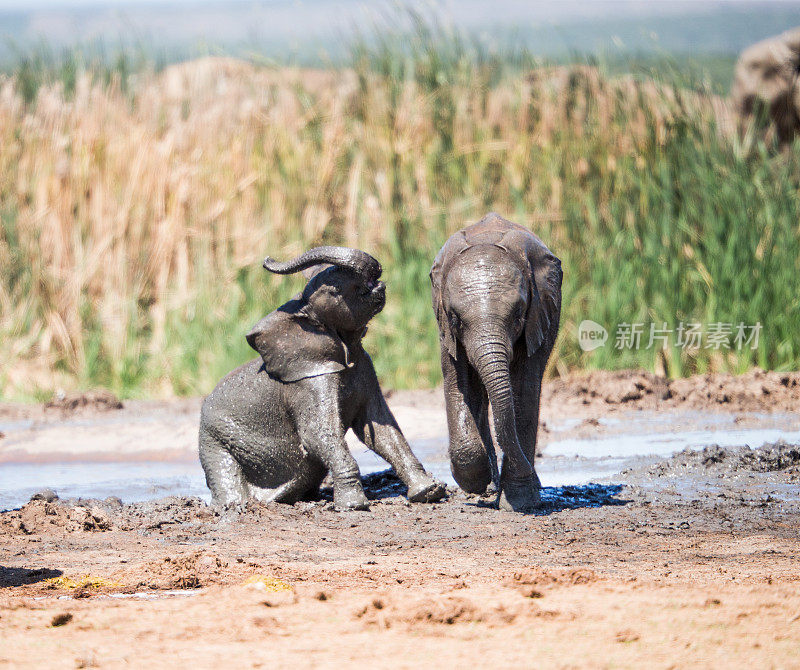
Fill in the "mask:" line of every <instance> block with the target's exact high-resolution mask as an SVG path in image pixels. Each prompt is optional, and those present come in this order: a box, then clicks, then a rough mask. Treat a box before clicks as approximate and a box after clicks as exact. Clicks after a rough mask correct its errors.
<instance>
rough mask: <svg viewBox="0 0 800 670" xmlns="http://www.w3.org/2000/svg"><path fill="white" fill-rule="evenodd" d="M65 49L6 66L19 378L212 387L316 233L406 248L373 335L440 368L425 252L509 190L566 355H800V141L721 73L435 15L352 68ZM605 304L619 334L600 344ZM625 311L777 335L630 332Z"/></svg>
mask: <svg viewBox="0 0 800 670" xmlns="http://www.w3.org/2000/svg"><path fill="white" fill-rule="evenodd" d="M412 18H413V17H412ZM67 62H68V63H70V62H72V63H73V64H72V65H68V66H67V67H66V68H61V69H58V68H56V69H54V68H53V67H51V65H41V64H40V65H37V64H36V62H33V61H32V62H30V63H28V64H21V65H20V68H19V69H18V71H16V72H15V73H13V75H12V78H11V79H10V80H8V81H7V82H6V83H5V84H3V83H2V82H0V88H2V86H6V89H5V90H6V94H5V95H0V142H2V146H3V151H2V152H0V218H1V219H2V226H0V265H2V267H3V268H4V270H3V273H2V275H1V276H0V338H2V341H3V342H4V347H3V351H2V354H0V395H2V396H5V397H40V396H41V395H43V394H46V393H47V392H49V391H51V390H52V389H54V388H56V387H70V388H71V387H76V388H80V387H90V386H104V387H108V388H111V389H113V390H115V391H116V392H118V393H120V394H121V395H123V396H142V395H171V394H180V395H185V394H199V393H205V392H207V391H209V390H210V389H211V388H212V387H213V385H214V384H215V383H216V381H217V380H218V379H219V378H220V377H221V376H222V375H223V374H225V373H226V372H227V371H228V370H230V369H231V368H232V367H234V366H235V365H237V364H239V363H241V362H244V361H245V360H247V359H248V358H250V357H251V356H252V355H254V352H252V351H251V350H250V349H249V347H248V346H247V344H246V342H245V340H244V334H245V333H246V332H247V330H248V329H249V327H250V326H251V325H252V324H253V323H254V322H255V321H257V320H258V319H259V318H260V317H261V316H263V315H264V314H265V313H267V312H268V311H270V310H272V309H274V308H275V307H277V306H278V305H279V304H281V303H282V302H284V301H286V300H288V299H289V298H290V297H291V296H292V294H293V293H294V292H296V291H297V290H299V288H300V287H301V285H302V281H301V279H300V278H298V277H290V278H282V277H275V276H271V275H268V274H267V273H266V272H265V271H264V270H262V269H261V267H260V259H261V258H262V257H263V256H264V255H266V254H270V255H272V256H277V257H281V258H286V257H289V256H293V255H295V254H297V253H299V252H300V251H302V250H303V249H305V248H308V247H311V246H314V245H318V244H345V245H348V246H360V247H362V248H364V249H366V250H368V251H370V252H371V253H373V254H375V255H376V256H377V257H378V258H379V259H380V260H381V262H382V264H383V266H384V270H385V279H386V281H387V285H388V299H387V305H386V308H385V310H384V311H383V312H382V313H381V314H380V315H378V316H377V317H376V318H375V319H374V322H373V324H372V325H371V327H370V330H369V333H368V335H367V339H366V346H367V349H368V350H369V351H370V353H371V354H372V356H373V360H374V361H375V365H376V368H377V370H378V374H379V376H380V378H381V380H382V382H383V383H384V385H385V386H387V387H394V388H413V387H425V386H431V385H435V384H437V383H438V382H439V380H440V373H439V361H438V357H439V352H438V339H437V329H436V324H435V321H434V318H433V312H432V310H431V307H430V293H429V283H428V270H429V268H430V264H431V262H432V260H433V257H434V255H435V254H436V252H437V251H438V249H439V248H440V246H441V245H442V244H443V243H444V241H445V240H446V238H447V236H448V235H449V234H451V233H452V232H454V231H455V230H457V229H459V228H461V227H463V226H464V225H466V224H468V223H470V222H473V221H476V220H478V219H479V218H481V217H482V216H483V215H484V214H485V213H486V212H488V211H491V210H494V211H497V212H499V213H501V214H502V215H504V216H506V217H507V218H509V219H512V220H515V221H518V222H520V223H523V224H525V225H527V226H529V227H530V228H531V229H532V230H534V231H535V232H536V233H537V234H538V235H539V236H540V237H541V238H542V239H543V240H544V241H545V242H546V243H547V244H548V245H549V246H550V247H551V249H552V250H553V251H554V252H555V253H556V254H557V255H558V256H559V257H560V258H561V259H562V261H563V267H564V299H563V315H562V328H561V335H560V337H559V340H558V343H557V346H556V350H555V353H554V356H553V364H552V371H553V372H554V373H565V372H567V371H569V370H576V369H587V368H612V369H613V368H626V367H643V368H647V369H651V370H656V371H659V372H665V373H667V374H669V375H673V376H680V375H686V374H691V373H694V372H702V371H707V370H715V371H720V370H722V371H734V372H740V371H743V370H746V369H747V368H749V367H752V366H756V365H757V366H761V367H764V368H774V369H797V368H798V367H800V344H798V338H797V335H796V334H797V332H798V331H799V329H800V297H799V296H800V291H798V288H800V286H799V285H798V284H799V283H800V282H798V276H799V275H800V145H798V144H795V146H794V147H793V148H792V149H791V150H789V151H785V152H782V153H777V152H776V151H775V150H774V148H773V147H765V146H764V145H763V144H760V143H759V142H758V141H756V140H753V139H752V138H750V139H747V140H740V139H739V138H738V137H737V136H736V135H735V134H734V133H733V132H732V129H731V125H732V123H731V118H730V115H729V112H728V111H727V109H726V107H725V105H724V101H722V100H721V99H719V98H718V97H717V96H716V95H714V93H713V91H712V90H711V83H710V81H709V80H708V78H704V76H703V75H702V73H700V74H697V72H695V73H693V74H692V76H691V77H688V78H686V77H684V73H683V72H682V70H681V67H680V66H679V65H678V64H677V63H672V64H670V63H667V64H666V65H664V64H661V66H659V68H656V70H655V72H649V73H643V72H642V71H641V70H639V71H638V72H637V73H636V76H628V75H623V76H616V74H615V76H612V75H611V74H609V72H608V69H607V68H605V67H603V66H600V67H599V68H598V67H595V65H594V64H592V63H589V64H575V65H573V66H569V67H552V66H545V65H544V64H543V63H541V62H539V61H537V59H536V58H534V57H533V56H532V55H531V54H530V53H528V52H527V51H525V50H524V49H519V48H516V47H513V46H511V47H506V48H504V49H500V50H497V49H489V48H487V47H486V46H485V45H484V44H483V43H482V42H480V41H477V40H472V39H470V38H469V37H468V36H464V35H458V34H453V33H450V32H448V31H447V30H446V29H444V28H442V27H440V26H436V25H435V24H434V25H431V24H429V23H426V22H425V21H423V20H416V21H415V24H414V32H413V33H412V34H411V35H409V34H404V35H403V36H402V37H397V36H392V35H383V36H382V37H379V38H378V39H370V40H362V41H360V42H358V43H357V44H355V45H354V46H353V49H352V56H351V67H350V68H345V69H342V70H340V71H338V72H332V73H320V72H319V71H300V72H293V73H292V71H289V70H285V71H283V70H281V71H273V70H267V69H259V68H255V67H251V66H249V65H246V64H238V65H237V64H234V65H231V64H229V63H228V64H218V63H215V64H212V65H213V66H211V67H210V69H209V70H208V71H209V72H211V74H208V75H207V76H208V77H210V79H207V80H206V79H203V78H202V76H200V75H198V76H199V77H200V78H199V79H198V81H199V82H200V83H199V84H198V83H196V82H195V83H194V84H187V85H185V86H184V87H183V88H179V89H177V92H176V91H174V90H172V88H170V87H171V86H172V87H173V88H174V86H173V84H170V81H174V80H170V79H169V77H170V76H172V75H174V74H175V72H183V70H176V71H172V70H171V69H170V68H167V70H166V71H165V72H164V73H163V74H157V73H155V72H154V69H155V68H147V67H145V68H142V67H138V69H137V68H130V67H129V66H128V65H127V64H124V65H116V66H114V67H113V68H111V74H110V75H108V76H104V75H103V74H102V71H101V70H100V69H98V68H94V66H92V65H91V64H87V63H86V62H84V61H80V59H77V58H76V59H74V61H69V59H67ZM126 63H127V61H126ZM181 67H186V68H188V69H186V72H189V73H191V72H193V70H192V69H191V68H192V67H193V66H192V65H191V64H190V65H188V66H178V68H181ZM198 67H200V66H198ZM37 68H38V69H37ZM618 70H619V66H618V65H614V71H615V73H616V72H617V71H618ZM203 71H204V72H205V70H203ZM123 75H124V76H123ZM134 75H135V76H134ZM203 76H206V75H203ZM123 79H124V82H125V83H124V85H123V83H122V82H123ZM203 82H205V83H203ZM715 86H716V84H715ZM219 87H222V88H219ZM219 90H221V91H223V92H222V93H219ZM9 91H10V93H9ZM584 319H592V320H594V321H597V322H599V323H600V324H602V325H604V326H605V327H606V328H607V329H608V330H609V331H610V340H609V342H608V343H607V344H606V346H605V347H603V348H600V349H597V350H595V351H593V352H584V351H582V350H581V349H580V347H579V346H578V340H577V334H576V329H577V325H578V324H579V323H580V322H581V321H582V320H584ZM622 322H627V323H637V322H640V323H644V324H646V325H647V326H649V324H650V323H655V324H657V325H658V326H659V327H660V326H661V324H662V323H666V324H668V327H670V328H675V327H676V326H677V325H678V324H679V323H680V322H684V323H688V322H701V323H703V324H710V323H714V322H728V323H732V324H734V325H735V324H738V323H739V322H744V323H745V324H748V325H751V324H754V323H756V322H760V323H761V324H762V326H763V331H762V333H761V337H760V341H759V346H758V348H757V349H755V350H750V349H746V350H741V351H737V350H736V349H735V348H734V349H732V350H726V349H723V350H716V349H705V348H703V349H700V350H685V349H681V348H678V347H674V346H672V347H668V348H666V349H665V348H662V347H660V346H659V347H653V348H646V346H645V345H646V341H647V333H645V335H643V338H642V339H643V345H642V347H641V348H639V349H638V350H618V349H616V348H615V347H614V339H615V328H616V325H617V324H619V323H622ZM673 341H674V338H673Z"/></svg>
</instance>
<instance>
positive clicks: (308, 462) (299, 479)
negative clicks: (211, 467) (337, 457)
mask: <svg viewBox="0 0 800 670" xmlns="http://www.w3.org/2000/svg"><path fill="white" fill-rule="evenodd" d="M327 472H328V471H327V468H326V467H325V466H324V465H323V464H322V463H321V462H320V461H318V460H317V459H316V458H313V457H306V458H305V459H304V460H303V462H302V463H301V464H300V466H299V467H298V468H297V471H296V472H295V474H294V477H292V478H291V479H290V480H289V481H288V482H286V483H285V484H281V485H280V486H278V487H277V488H274V489H269V488H261V487H260V486H257V485H255V484H250V494H251V495H252V496H253V497H254V498H255V499H256V500H258V501H260V502H262V503H265V504H266V503H271V502H280V503H287V504H289V505H292V504H294V503H296V502H298V501H300V500H303V499H304V498H306V497H308V495H309V494H310V493H312V492H313V491H315V490H316V489H318V488H319V485H320V484H321V483H322V480H323V479H325V475H326V474H327Z"/></svg>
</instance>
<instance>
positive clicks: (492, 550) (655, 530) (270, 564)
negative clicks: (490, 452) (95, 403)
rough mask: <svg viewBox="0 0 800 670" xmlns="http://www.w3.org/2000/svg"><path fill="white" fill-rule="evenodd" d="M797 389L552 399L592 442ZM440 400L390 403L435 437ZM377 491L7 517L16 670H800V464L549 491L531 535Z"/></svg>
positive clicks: (681, 465)
mask: <svg viewBox="0 0 800 670" xmlns="http://www.w3.org/2000/svg"><path fill="white" fill-rule="evenodd" d="M784 379H785V380H786V381H784ZM797 382H798V375H796V374H794V375H783V376H782V375H777V374H774V373H769V374H767V373H751V375H749V377H746V378H732V379H731V380H729V381H728V382H726V381H725V379H724V378H709V379H707V380H705V382H703V379H702V378H698V379H696V380H695V381H692V382H691V385H688V386H687V389H688V390H687V389H683V390H680V389H681V388H682V387H680V386H679V388H677V389H675V388H673V385H674V384H677V383H678V382H672V383H671V384H670V383H666V382H663V380H658V379H657V378H652V377H650V376H648V375H640V374H639V373H620V374H619V375H618V376H617V377H616V381H615V376H614V375H606V376H604V377H600V378H598V377H595V378H594V379H590V380H589V381H587V380H586V379H585V378H580V379H578V380H577V381H573V382H567V381H564V382H552V383H551V384H550V387H551V388H550V390H549V391H548V399H547V401H546V403H545V406H544V408H543V415H544V416H543V418H544V420H545V421H553V420H556V419H558V418H560V417H566V416H569V417H575V416H579V417H580V416H582V417H584V419H585V420H584V421H583V422H582V423H581V424H580V425H579V426H578V427H577V428H576V430H580V431H584V432H585V431H589V430H592V429H593V428H594V427H597V428H598V429H599V426H597V425H596V424H597V421H598V419H602V418H603V417H604V416H606V415H607V413H608V412H609V411H610V412H618V411H620V408H622V409H625V410H627V409H633V411H636V409H635V408H636V407H637V406H642V407H646V406H647V404H648V403H652V404H654V405H655V406H656V407H661V406H662V404H663V405H664V406H665V407H666V408H674V407H676V406H687V403H695V405H689V406H690V407H692V408H694V409H702V408H703V407H705V408H710V407H714V408H716V411H719V410H718V406H719V405H731V409H732V410H733V411H734V412H769V411H783V412H794V411H796V409H797V407H798V406H800V404H798V401H799V400H800V388H798V383H797ZM570 383H572V384H573V385H572V387H571V390H570V387H569V384H570ZM640 385H641V388H640ZM581 389H585V390H581ZM598 389H599V390H600V391H601V392H598ZM603 389H605V390H603ZM764 389H766V391H765V390H764ZM637 394H638V397H633V396H636V395H637ZM435 397H436V396H435V394H428V395H426V394H425V393H421V394H417V395H414V394H406V397H404V396H403V394H395V395H394V396H393V398H392V399H391V401H392V403H393V404H397V405H398V406H400V407H407V408H412V409H413V407H414V403H419V407H421V408H422V409H423V410H424V411H430V412H431V413H432V414H431V416H432V417H433V416H434V414H433V413H435V412H436V411H437V410H436V407H435V406H433V407H432V404H433V403H434V402H436V400H435ZM626 397H627V399H625V398H626ZM681 397H682V398H683V399H682V400H681ZM584 401H585V402H584ZM681 403H683V404H682V405H681ZM630 404H632V406H630ZM191 407H192V406H190V407H189V409H187V410H186V411H193V410H192V409H191ZM576 408H577V409H580V408H582V409H580V411H577V410H576ZM12 409H13V411H17V412H18V413H19V414H22V413H24V412H25V411H29V412H39V413H40V414H41V417H42V418H41V419H37V421H42V422H57V421H59V420H62V419H59V418H58V417H57V416H53V413H54V412H63V413H65V415H66V414H68V413H69V412H73V411H75V410H74V409H59V408H50V409H46V410H45V409H41V408H40V409H28V410H25V409H23V408H16V409H14V408H12ZM5 411H7V412H8V411H11V410H9V408H8V407H6V410H5ZM78 411H99V410H93V409H88V410H87V408H84V409H80V408H79V409H78ZM107 411H131V410H130V407H129V408H128V409H126V410H113V409H109V410H107ZM409 411H410V410H409ZM19 414H18V415H19ZM409 416H411V415H409ZM419 416H422V417H424V416H426V415H424V414H421V415H419ZM743 416H745V415H743ZM64 420H66V418H65V419H64ZM431 420H434V419H433V418H432V419H431ZM436 420H438V419H436ZM402 423H403V422H402V421H401V424H402ZM70 425H71V424H70ZM420 430H422V428H420ZM425 430H428V429H427V428H426V429H425ZM0 448H2V441H0ZM0 467H1V466H0ZM366 479H367V481H366V484H367V490H368V495H369V496H370V497H371V498H372V499H373V502H372V508H371V510H370V511H369V512H346V513H345V512H338V511H336V510H334V509H333V507H332V504H331V502H330V496H329V494H326V493H325V492H323V496H322V497H321V498H320V499H319V500H317V501H314V502H307V503H301V504H298V505H295V506H293V507H290V506H285V505H270V506H266V507H264V506H258V507H253V508H251V509H249V510H248V511H247V512H246V513H245V514H243V515H241V516H239V517H238V518H229V517H221V516H219V515H217V514H216V513H215V512H214V511H213V510H211V509H210V508H208V507H207V506H206V505H205V504H204V503H203V502H202V501H201V500H199V499H193V498H170V499H164V500H161V501H155V502H147V503H137V504H123V503H121V502H120V501H119V500H117V499H113V498H109V499H106V500H102V501H85V500H84V501H76V500H66V501H65V500H59V499H57V498H55V497H54V496H53V495H52V494H50V493H48V492H42V494H41V495H39V496H38V499H37V500H33V501H31V502H30V503H28V504H26V505H25V506H24V507H22V508H21V509H19V510H12V511H8V512H4V513H2V514H0V566H1V567H0V638H2V640H3V643H2V644H1V645H0V663H2V664H7V665H10V666H19V667H54V668H57V667H66V668H72V667H122V666H133V667H175V666H176V665H189V664H192V665H194V666H195V667H221V666H223V667H287V666H291V667H298V668H305V667H331V666H337V667H340V666H343V665H345V664H347V663H353V662H355V663H362V664H365V665H366V664H368V665H369V667H409V668H412V667H413V668H416V667H420V666H423V665H426V666H428V665H430V664H432V663H436V664H437V665H438V666H440V667H454V666H457V665H458V666H461V667H475V666H488V665H495V664H503V665H504V666H505V665H507V664H509V663H514V664H516V665H517V666H518V667H526V668H527V667H539V666H541V667H564V668H569V667H620V666H622V667H642V666H643V665H646V666H647V667H721V666H732V667H742V666H754V667H765V668H770V667H776V668H777V667H781V668H786V667H800V572H799V571H798V567H800V566H799V565H798V558H797V556H798V549H799V548H800V495H798V485H799V484H800V448H799V447H798V446H797V445H791V444H781V443H777V444H773V445H767V446H765V447H763V448H760V449H757V450H752V449H749V448H745V447H741V448H737V447H734V448H727V449H723V448H721V447H709V448H706V449H705V450H702V451H699V452H689V451H687V452H681V453H678V454H676V455H674V456H673V457H671V458H669V459H653V460H652V461H649V462H642V463H640V464H639V465H637V466H636V467H634V468H631V469H629V470H627V471H625V472H624V473H622V474H621V475H619V477H617V478H616V479H615V482H614V483H600V484H595V485H587V486H573V487H562V488H548V489H545V491H544V496H543V498H544V500H545V506H544V507H543V509H542V510H541V511H540V513H538V514H536V515H530V516H523V515H515V514H511V513H505V512H500V511H498V510H496V509H492V508H491V507H488V506H486V501H484V500H481V499H478V498H474V497H468V496H465V495H464V494H462V493H460V492H458V491H455V490H453V491H451V495H450V497H449V499H448V500H447V501H445V502H442V503H437V504H434V505H409V504H408V503H406V501H405V499H404V498H403V497H402V493H403V491H402V487H401V486H400V485H399V484H398V483H397V482H396V481H395V480H394V479H393V477H392V476H391V475H372V476H369V477H368V478H366Z"/></svg>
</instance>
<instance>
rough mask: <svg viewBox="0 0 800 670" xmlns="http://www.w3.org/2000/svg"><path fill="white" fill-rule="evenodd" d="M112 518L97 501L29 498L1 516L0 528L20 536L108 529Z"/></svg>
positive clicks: (110, 526)
mask: <svg viewBox="0 0 800 670" xmlns="http://www.w3.org/2000/svg"><path fill="white" fill-rule="evenodd" d="M111 528H112V520H111V516H110V514H109V513H108V511H107V510H106V509H103V507H102V506H100V505H99V504H98V501H77V502H74V501H73V502H67V501H62V500H53V501H50V502H48V501H46V500H31V502H29V503H28V504H26V505H24V506H23V507H22V508H20V509H18V510H11V511H8V512H3V513H2V515H0V531H5V532H11V533H20V534H22V535H39V534H47V533H50V532H54V531H60V532H64V533H84V532H96V531H106V530H111Z"/></svg>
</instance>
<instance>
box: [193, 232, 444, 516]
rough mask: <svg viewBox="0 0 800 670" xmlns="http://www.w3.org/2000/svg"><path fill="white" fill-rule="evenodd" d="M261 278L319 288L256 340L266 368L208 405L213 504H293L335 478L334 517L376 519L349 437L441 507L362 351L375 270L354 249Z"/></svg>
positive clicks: (252, 367)
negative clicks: (345, 513)
mask: <svg viewBox="0 0 800 670" xmlns="http://www.w3.org/2000/svg"><path fill="white" fill-rule="evenodd" d="M264 267H265V268H266V269H267V270H269V271H271V272H276V273H279V274H288V273H293V272H298V271H301V270H308V269H311V272H310V273H309V274H310V281H309V282H308V284H307V285H306V287H305V289H304V290H303V292H302V294H300V295H298V296H295V298H293V299H292V300H290V301H289V302H287V303H286V304H285V305H283V306H281V307H279V308H278V309H277V310H275V311H274V312H272V313H271V314H269V315H268V316H267V317H266V318H264V319H262V320H261V321H259V322H258V323H257V324H256V325H255V327H254V328H253V329H252V330H251V331H250V333H249V334H248V335H247V341H248V343H249V344H250V346H252V347H253V349H255V350H256V351H257V352H258V353H259V354H260V356H261V357H260V358H258V359H256V360H254V361H251V362H250V363H246V364H244V365H243V366H241V367H239V368H237V369H236V370H234V371H233V372H231V373H230V374H228V375H227V376H226V377H225V378H224V379H223V380H222V381H221V382H220V383H219V384H218V385H217V387H216V388H215V389H214V391H213V392H212V393H211V394H210V395H209V396H208V397H207V398H206V400H205V402H204V403H203V409H202V413H201V420H200V439H199V450H200V461H201V463H202V465H203V470H204V471H205V475H206V483H207V484H208V487H209V488H210V489H211V494H212V497H213V502H214V504H215V505H216V506H218V507H223V508H225V507H229V506H237V505H243V504H244V503H246V502H247V500H248V499H250V498H251V497H252V498H255V499H257V500H259V501H262V502H270V501H279V502H286V503H293V502H296V501H298V500H301V499H303V498H304V497H307V496H309V495H313V494H314V493H315V492H316V490H317V489H318V487H319V485H320V483H321V482H322V480H323V478H324V477H325V475H326V473H330V475H331V477H332V479H333V497H334V503H335V505H336V506H337V507H339V508H343V509H367V508H368V506H369V504H368V502H367V498H366V496H365V495H364V490H363V488H362V485H361V478H360V472H359V469H358V465H357V464H356V461H355V459H354V458H353V456H352V455H351V454H350V451H349V450H348V448H347V445H346V443H345V439H344V438H345V433H346V431H347V430H348V428H352V429H353V431H354V432H355V434H356V436H357V437H358V438H359V439H360V440H361V441H362V442H364V443H365V444H366V445H367V446H368V447H369V448H370V449H372V450H373V451H374V452H375V453H376V454H378V455H379V456H381V457H382V458H384V459H385V460H386V461H388V462H389V464H390V465H391V466H392V467H393V468H394V470H395V472H396V473H397V475H398V477H400V479H401V480H402V481H403V482H404V483H405V484H406V485H407V486H408V499H409V500H411V501H412V502H431V501H435V500H439V499H441V498H442V497H444V495H445V492H446V490H445V487H444V486H443V485H442V484H440V483H439V482H437V481H436V480H434V479H433V477H431V476H430V475H429V474H428V473H427V472H426V471H425V470H424V468H423V467H422V465H421V464H420V462H419V461H418V460H417V458H416V457H415V456H414V454H413V453H412V452H411V449H410V447H409V446H408V443H407V442H406V440H405V438H404V437H403V434H402V433H401V431H400V428H399V427H398V425H397V422H396V421H395V419H394V416H393V415H392V413H391V411H390V410H389V407H388V406H387V404H386V400H385V399H384V397H383V394H382V392H381V389H380V386H379V384H378V379H377V376H376V375H375V369H374V367H373V365H372V361H371V359H370V357H369V356H368V355H367V353H366V352H365V351H364V349H363V347H362V345H361V339H362V337H363V336H364V333H365V332H366V325H367V323H368V322H369V320H370V319H371V318H372V317H373V316H375V315H376V314H377V313H378V312H380V311H381V310H382V309H383V306H384V303H385V286H384V284H383V282H381V281H380V275H381V266H380V264H379V263H378V261H377V260H375V259H374V258H373V257H372V256H370V255H369V254H367V253H364V252H363V251H359V250H356V249H347V248H343V247H317V248H315V249H311V250H310V251H308V252H306V253H304V254H302V255H301V256H299V257H298V258H296V259H295V260H292V261H289V262H287V263H278V262H276V261H274V260H272V259H270V258H267V259H266V260H265V261H264Z"/></svg>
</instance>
